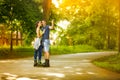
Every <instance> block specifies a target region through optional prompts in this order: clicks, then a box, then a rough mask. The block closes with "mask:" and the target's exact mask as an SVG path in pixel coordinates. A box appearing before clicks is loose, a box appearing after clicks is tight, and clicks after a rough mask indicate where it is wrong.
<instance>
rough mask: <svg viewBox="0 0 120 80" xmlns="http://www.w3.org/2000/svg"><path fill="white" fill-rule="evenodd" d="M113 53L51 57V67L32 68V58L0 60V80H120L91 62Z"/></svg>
mask: <svg viewBox="0 0 120 80" xmlns="http://www.w3.org/2000/svg"><path fill="white" fill-rule="evenodd" d="M113 54H116V53H115V52H90V53H78V54H68V55H58V56H51V61H50V62H51V67H50V68H43V67H33V58H24V59H18V60H0V78H1V79H0V80H120V74H118V73H115V72H112V71H108V70H105V69H102V68H99V67H96V66H95V65H93V64H92V63H91V60H93V59H96V58H98V57H101V56H107V55H113Z"/></svg>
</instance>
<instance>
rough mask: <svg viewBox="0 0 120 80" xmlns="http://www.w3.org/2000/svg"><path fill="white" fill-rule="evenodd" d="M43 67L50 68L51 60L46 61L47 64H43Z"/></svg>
mask: <svg viewBox="0 0 120 80" xmlns="http://www.w3.org/2000/svg"><path fill="white" fill-rule="evenodd" d="M42 66H43V67H50V64H49V59H45V63H43V64H42Z"/></svg>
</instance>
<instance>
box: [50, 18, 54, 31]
mask: <svg viewBox="0 0 120 80" xmlns="http://www.w3.org/2000/svg"><path fill="white" fill-rule="evenodd" d="M49 29H54V20H52V21H51V26H49Z"/></svg>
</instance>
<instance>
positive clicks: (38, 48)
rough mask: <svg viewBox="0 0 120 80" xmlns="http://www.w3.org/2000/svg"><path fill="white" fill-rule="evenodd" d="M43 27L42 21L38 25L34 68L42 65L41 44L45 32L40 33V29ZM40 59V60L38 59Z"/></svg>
mask: <svg viewBox="0 0 120 80" xmlns="http://www.w3.org/2000/svg"><path fill="white" fill-rule="evenodd" d="M41 26H42V23H41V21H38V22H37V23H36V35H37V37H36V39H35V42H34V49H35V52H34V66H38V65H41V57H42V44H41V37H42V34H43V32H41V31H40V27H41ZM37 57H38V59H37Z"/></svg>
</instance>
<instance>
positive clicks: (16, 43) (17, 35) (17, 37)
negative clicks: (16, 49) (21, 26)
mask: <svg viewBox="0 0 120 80" xmlns="http://www.w3.org/2000/svg"><path fill="white" fill-rule="evenodd" d="M16 46H18V30H17V32H16Z"/></svg>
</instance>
